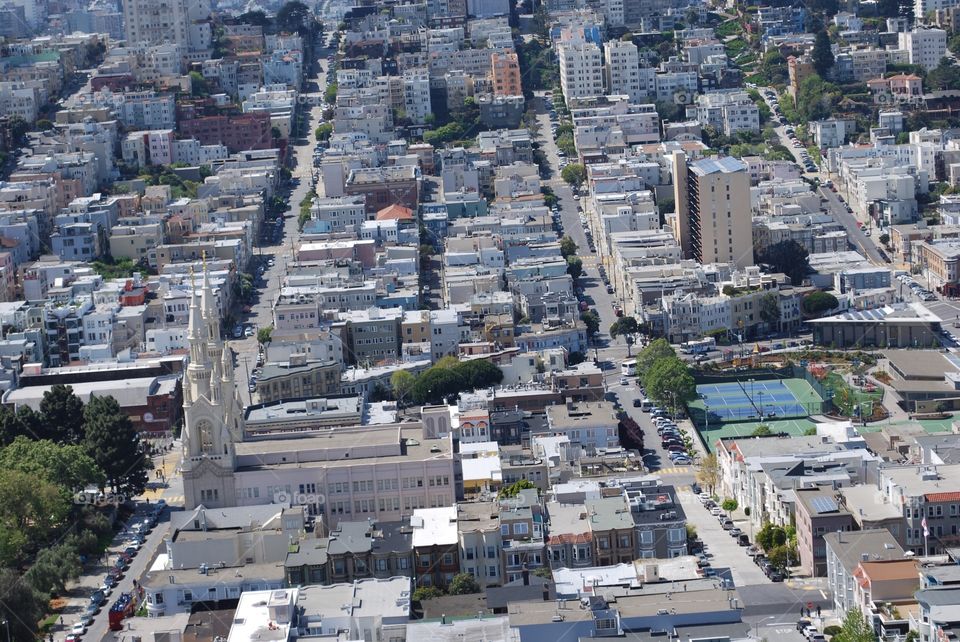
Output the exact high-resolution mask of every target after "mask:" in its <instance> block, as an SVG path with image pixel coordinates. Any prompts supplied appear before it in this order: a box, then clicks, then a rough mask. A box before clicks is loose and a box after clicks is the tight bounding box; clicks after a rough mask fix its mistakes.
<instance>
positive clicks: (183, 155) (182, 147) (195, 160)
mask: <svg viewBox="0 0 960 642" xmlns="http://www.w3.org/2000/svg"><path fill="white" fill-rule="evenodd" d="M228 156H230V150H229V149H227V146H226V145H221V144H219V143H216V144H213V145H203V144H201V143H200V141H198V140H197V139H196V138H185V139H183V140H175V141H173V162H174V163H183V164H185V165H209V164H210V163H212V162H214V161H218V160H226V159H227V157H228Z"/></svg>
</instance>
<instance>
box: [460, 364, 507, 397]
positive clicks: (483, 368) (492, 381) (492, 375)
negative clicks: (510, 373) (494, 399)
mask: <svg viewBox="0 0 960 642" xmlns="http://www.w3.org/2000/svg"><path fill="white" fill-rule="evenodd" d="M454 372H456V373H457V374H458V375H460V377H461V378H462V379H463V383H464V385H465V386H466V387H467V388H470V389H473V390H478V389H482V388H489V387H490V386H494V385H496V384H498V383H500V382H501V381H503V371H502V370H501V369H500V368H499V367H498V366H497V365H496V364H494V363H493V362H491V361H487V360H486V359H473V360H471V361H464V362H462V363H459V364H457V366H456V367H455V368H454Z"/></svg>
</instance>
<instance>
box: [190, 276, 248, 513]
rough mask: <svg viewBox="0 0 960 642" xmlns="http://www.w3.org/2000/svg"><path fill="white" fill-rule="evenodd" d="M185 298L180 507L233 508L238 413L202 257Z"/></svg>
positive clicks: (230, 360) (217, 313) (239, 436)
mask: <svg viewBox="0 0 960 642" xmlns="http://www.w3.org/2000/svg"><path fill="white" fill-rule="evenodd" d="M190 276H191V285H192V286H194V287H193V289H192V293H191V300H190V326H189V342H190V363H189V365H188V366H187V370H186V375H185V379H184V404H183V407H184V431H183V455H184V457H183V485H184V502H185V505H186V507H187V508H188V509H189V508H193V507H194V506H197V505H198V504H201V503H202V504H204V505H206V506H210V507H213V506H234V505H236V488H235V487H234V486H233V471H234V468H235V465H236V464H235V450H234V442H235V441H239V440H242V438H243V427H242V422H243V418H242V412H241V406H240V402H239V398H238V396H237V390H236V385H235V383H234V380H233V352H232V351H231V350H230V349H229V348H226V349H225V346H224V344H223V340H222V339H221V337H220V310H219V307H218V305H217V303H216V294H215V292H214V291H213V287H212V286H211V284H210V273H209V270H208V269H207V262H206V257H204V261H203V275H202V280H201V286H200V288H197V287H195V286H196V280H195V276H194V274H193V272H192V271H191V274H190Z"/></svg>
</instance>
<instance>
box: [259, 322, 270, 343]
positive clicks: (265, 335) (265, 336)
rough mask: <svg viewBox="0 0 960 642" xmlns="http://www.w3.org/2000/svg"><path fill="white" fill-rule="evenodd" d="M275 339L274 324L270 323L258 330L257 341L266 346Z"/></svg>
mask: <svg viewBox="0 0 960 642" xmlns="http://www.w3.org/2000/svg"><path fill="white" fill-rule="evenodd" d="M271 341H273V326H272V325H268V326H265V327H263V328H259V329H258V330H257V343H259V344H260V345H262V346H264V345H267V344H268V343H270V342H271Z"/></svg>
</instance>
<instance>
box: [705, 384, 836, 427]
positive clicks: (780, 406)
mask: <svg viewBox="0 0 960 642" xmlns="http://www.w3.org/2000/svg"><path fill="white" fill-rule="evenodd" d="M697 395H698V397H699V399H698V400H697V401H695V402H693V403H692V404H691V405H692V406H693V408H692V409H691V410H692V411H693V412H692V413H691V414H692V416H698V417H699V418H700V419H701V420H702V421H699V422H697V423H698V424H702V425H704V426H708V425H709V424H710V423H711V422H713V423H718V424H719V423H724V422H734V421H751V420H753V421H758V420H764V419H784V418H791V417H808V416H810V415H812V414H817V413H819V412H821V411H822V405H823V400H822V399H821V398H820V395H818V394H817V393H816V391H815V390H814V389H813V388H812V387H811V386H810V384H809V383H807V382H806V381H804V380H803V379H784V380H769V381H750V380H747V381H728V382H724V383H711V384H702V385H699V386H697Z"/></svg>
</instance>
